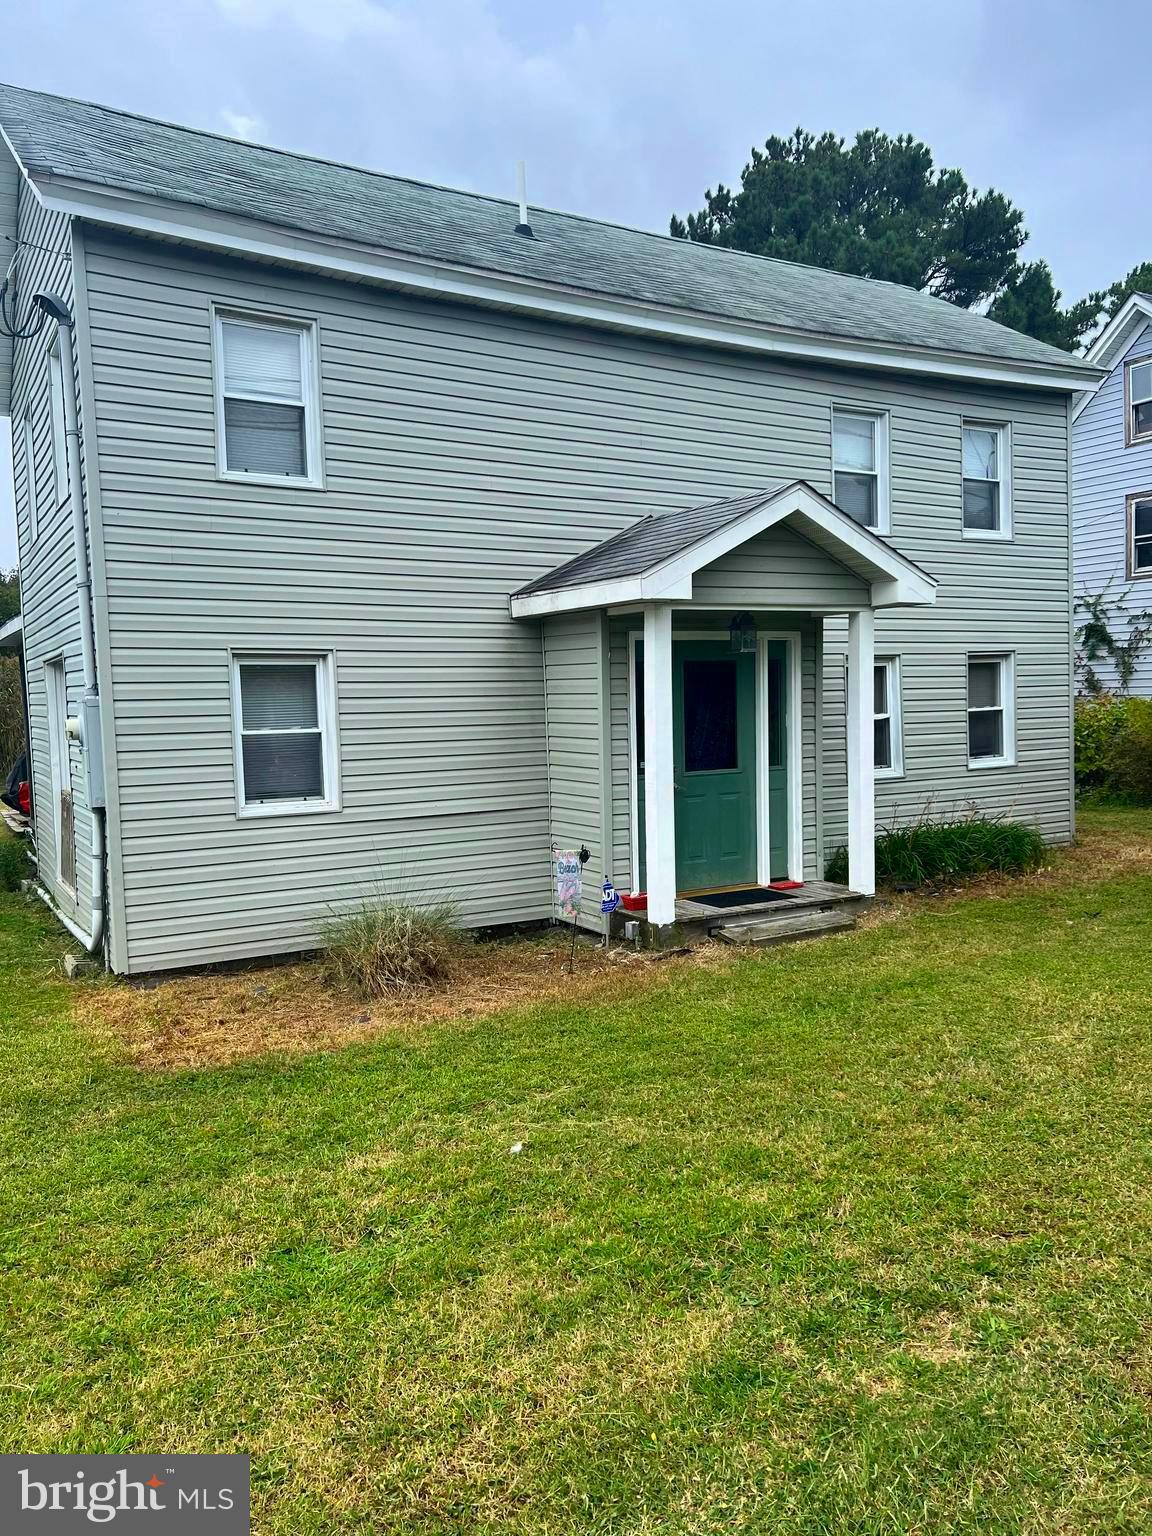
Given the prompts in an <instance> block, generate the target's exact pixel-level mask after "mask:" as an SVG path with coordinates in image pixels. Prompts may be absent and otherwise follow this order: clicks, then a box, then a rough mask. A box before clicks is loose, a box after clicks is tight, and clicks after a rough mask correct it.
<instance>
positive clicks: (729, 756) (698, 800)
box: [672, 636, 756, 891]
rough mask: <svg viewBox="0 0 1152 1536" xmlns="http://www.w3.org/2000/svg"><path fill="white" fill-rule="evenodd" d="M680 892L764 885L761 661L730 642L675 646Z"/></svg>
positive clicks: (687, 642)
mask: <svg viewBox="0 0 1152 1536" xmlns="http://www.w3.org/2000/svg"><path fill="white" fill-rule="evenodd" d="M672 729H673V741H674V764H675V767H674V772H675V778H676V889H677V890H679V891H701V890H708V889H709V888H710V887H715V886H724V885H750V884H752V883H753V882H754V881H755V879H756V657H755V656H754V655H751V654H745V655H742V656H734V655H733V654H732V648H731V646H730V644H729V642H728V638H727V636H725V637H724V639H723V640H678V641H674V642H673V645H672Z"/></svg>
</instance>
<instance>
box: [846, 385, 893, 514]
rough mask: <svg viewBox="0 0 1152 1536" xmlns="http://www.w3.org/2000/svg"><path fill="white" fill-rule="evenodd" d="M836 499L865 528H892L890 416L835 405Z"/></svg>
mask: <svg viewBox="0 0 1152 1536" xmlns="http://www.w3.org/2000/svg"><path fill="white" fill-rule="evenodd" d="M832 500H833V501H834V502H835V503H836V505H837V506H838V507H839V508H840V510H841V512H847V514H848V516H849V517H851V518H854V519H855V521H856V522H858V523H861V524H863V526H864V527H865V528H873V529H875V530H876V531H877V532H878V533H887V531H888V521H889V518H888V417H887V415H886V413H885V412H883V411H858V410H853V409H849V408H848V407H847V406H840V405H836V406H833V408H832Z"/></svg>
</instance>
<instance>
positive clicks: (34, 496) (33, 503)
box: [21, 401, 40, 545]
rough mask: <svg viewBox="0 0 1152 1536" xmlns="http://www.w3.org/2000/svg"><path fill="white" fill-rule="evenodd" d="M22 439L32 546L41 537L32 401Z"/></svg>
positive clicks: (27, 412)
mask: <svg viewBox="0 0 1152 1536" xmlns="http://www.w3.org/2000/svg"><path fill="white" fill-rule="evenodd" d="M21 438H22V442H23V448H24V494H25V495H26V496H27V498H28V543H29V545H32V544H35V542H36V540H37V539H38V538H39V537H40V487H39V485H38V484H37V482H36V424H35V421H34V420H33V416H32V403H31V401H29V403H28V404H27V405H26V406H25V407H24V415H23V417H22V419H21Z"/></svg>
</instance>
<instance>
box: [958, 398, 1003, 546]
mask: <svg viewBox="0 0 1152 1536" xmlns="http://www.w3.org/2000/svg"><path fill="white" fill-rule="evenodd" d="M963 435H964V532H965V533H966V534H971V535H972V536H973V537H975V538H986V539H996V538H999V539H1003V538H1007V537H1008V536H1009V535H1010V534H1011V532H1012V508H1011V499H1010V495H1009V481H1008V429H1007V427H1003V426H997V425H994V424H992V423H989V422H983V421H966V422H965V423H964V426H963Z"/></svg>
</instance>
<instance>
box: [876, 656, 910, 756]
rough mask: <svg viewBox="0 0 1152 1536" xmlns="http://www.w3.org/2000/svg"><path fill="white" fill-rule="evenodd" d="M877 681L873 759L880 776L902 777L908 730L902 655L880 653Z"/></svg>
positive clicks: (877, 661)
mask: <svg viewBox="0 0 1152 1536" xmlns="http://www.w3.org/2000/svg"><path fill="white" fill-rule="evenodd" d="M873 677H874V681H873V704H872V710H873V724H872V732H873V742H874V754H873V760H874V762H875V766H876V777H877V778H881V779H895V778H899V777H900V775H901V774H902V773H903V772H904V732H903V727H902V723H901V717H900V658H899V657H898V656H877V658H876V664H875V670H874V674H873Z"/></svg>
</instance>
